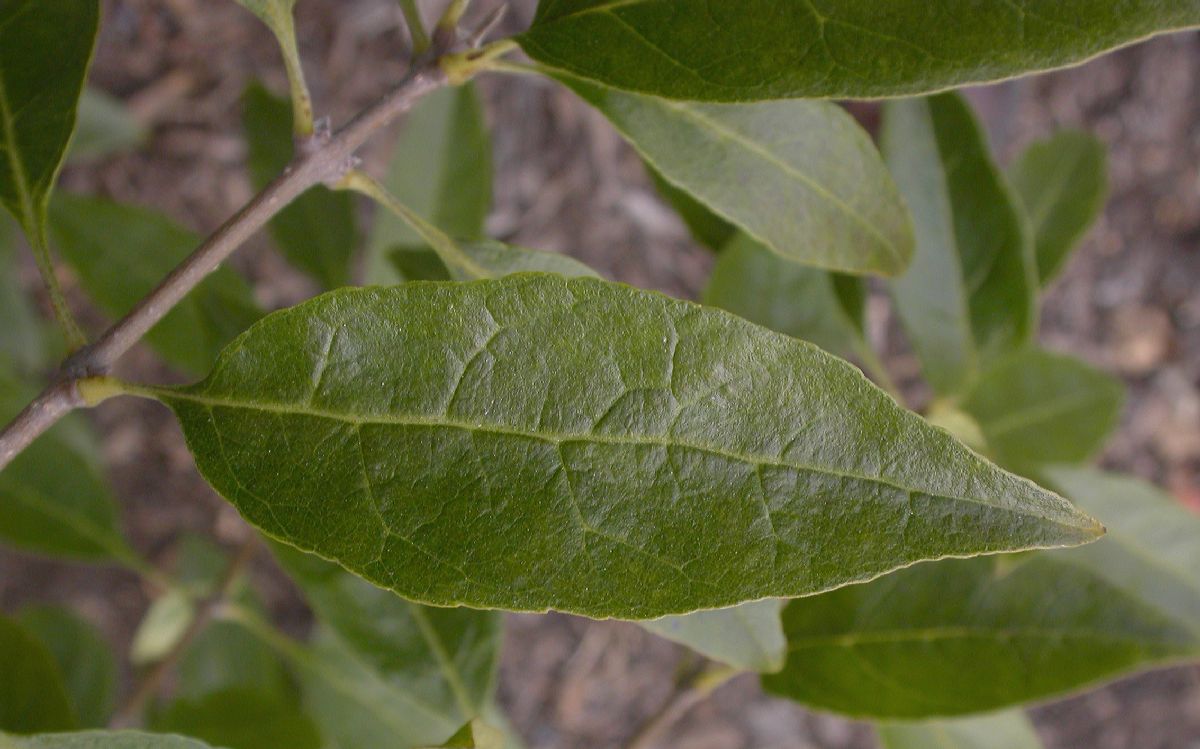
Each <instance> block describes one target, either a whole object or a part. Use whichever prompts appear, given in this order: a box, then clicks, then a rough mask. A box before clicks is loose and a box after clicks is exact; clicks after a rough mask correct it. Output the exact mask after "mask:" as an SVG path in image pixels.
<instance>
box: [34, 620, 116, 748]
mask: <svg viewBox="0 0 1200 749" xmlns="http://www.w3.org/2000/svg"><path fill="white" fill-rule="evenodd" d="M18 619H19V621H20V622H21V624H22V625H23V626H24V627H25V628H26V629H27V630H28V631H29V632H31V633H33V634H34V635H35V636H37V638H38V639H39V640H41V641H42V643H43V644H44V645H45V646H46V647H47V648H48V649H49V651H50V654H51V655H52V656H54V660H55V662H56V663H57V664H58V669H59V672H60V673H61V674H62V676H63V680H64V686H65V687H66V691H67V695H68V697H69V698H70V701H71V705H72V708H73V712H74V714H75V715H76V716H77V717H78V718H79V726H80V727H81V728H99V727H101V726H103V725H105V724H106V723H107V722H108V718H109V715H110V713H111V712H112V709H113V704H114V700H115V699H116V694H117V663H116V659H115V658H114V657H113V653H112V647H111V646H110V645H109V644H108V642H107V641H106V640H105V639H104V637H103V636H102V635H101V634H100V632H99V631H97V630H96V628H95V627H94V626H92V625H91V624H90V623H88V622H87V621H86V620H84V619H82V618H80V617H79V616H78V615H76V614H74V613H73V612H71V611H69V610H68V609H64V608H58V607H53V606H37V607H32V608H27V609H24V610H22V611H21V613H20V615H19V617H18Z"/></svg>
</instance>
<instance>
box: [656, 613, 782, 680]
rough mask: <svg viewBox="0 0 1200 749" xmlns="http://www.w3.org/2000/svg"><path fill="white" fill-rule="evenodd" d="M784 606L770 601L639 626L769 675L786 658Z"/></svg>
mask: <svg viewBox="0 0 1200 749" xmlns="http://www.w3.org/2000/svg"><path fill="white" fill-rule="evenodd" d="M783 603H784V602H783V601H780V600H779V599H776V598H768V599H767V600H765V601H751V602H750V603H743V604H742V605H740V606H734V607H732V608H728V609H714V610H712V611H697V612H695V613H693V614H685V615H683V616H667V617H663V618H662V619H653V620H651V621H646V622H639V624H641V625H642V626H643V627H645V628H646V629H648V630H650V631H651V632H653V633H654V634H656V635H660V636H662V637H665V638H667V639H668V640H674V641H675V642H678V643H680V644H682V645H687V646H688V647H689V648H691V649H692V650H695V651H696V652H697V653H700V654H701V655H704V656H707V657H708V658H712V659H713V660H715V661H720V662H722V663H727V664H729V665H730V666H733V667H735V668H740V669H744V670H746V671H760V672H763V673H767V672H771V671H778V670H779V669H781V668H783V662H784V658H785V657H786V650H787V641H786V640H785V638H784V636H783V623H782V622H781V621H780V618H779V612H780V611H782V610H783Z"/></svg>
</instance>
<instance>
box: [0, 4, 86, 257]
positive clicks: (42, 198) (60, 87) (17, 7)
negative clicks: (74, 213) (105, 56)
mask: <svg viewBox="0 0 1200 749" xmlns="http://www.w3.org/2000/svg"><path fill="white" fill-rule="evenodd" d="M99 15H100V3H99V2H98V0H5V2H4V3H3V4H2V5H0V201H2V202H3V203H4V205H5V206H7V207H8V209H9V210H10V211H12V213H13V215H14V216H16V217H17V220H18V221H20V222H21V226H22V227H23V228H24V229H25V233H26V234H27V235H29V236H30V238H31V241H32V242H33V243H34V244H40V240H41V237H43V236H44V235H45V224H46V202H47V201H48V200H49V197H50V190H51V189H52V188H53V187H54V181H55V179H56V178H57V177H58V170H59V168H60V167H61V166H62V162H63V156H64V155H65V154H66V150H67V144H68V143H69V142H70V140H71V133H72V131H73V130H74V129H75V110H76V107H77V106H78V104H79V96H80V93H81V92H82V91H83V83H84V79H85V78H86V77H87V69H88V63H89V62H90V61H91V58H92V47H93V46H94V44H95V41H96V29H97V26H98V24H99Z"/></svg>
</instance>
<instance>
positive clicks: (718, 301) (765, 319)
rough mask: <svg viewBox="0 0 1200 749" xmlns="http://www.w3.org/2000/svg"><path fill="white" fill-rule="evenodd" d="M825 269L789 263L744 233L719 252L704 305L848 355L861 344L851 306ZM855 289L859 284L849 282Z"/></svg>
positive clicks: (706, 290)
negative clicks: (855, 285) (849, 306)
mask: <svg viewBox="0 0 1200 749" xmlns="http://www.w3.org/2000/svg"><path fill="white" fill-rule="evenodd" d="M836 278H837V276H835V275H834V274H831V273H829V272H828V271H823V270H819V269H817V268H809V267H806V266H803V265H799V264H797V263H790V262H788V261H787V260H784V259H783V258H781V257H780V256H778V255H776V254H775V253H773V252H770V251H769V250H767V249H766V248H765V247H763V246H762V245H761V244H759V243H758V242H756V241H755V240H754V239H752V238H750V237H749V236H747V235H745V234H739V235H738V236H737V237H735V238H734V240H733V241H732V242H730V243H729V245H728V246H727V247H726V248H725V249H724V250H722V252H721V255H720V257H718V258H717V264H716V266H715V267H714V268H713V273H712V278H711V279H709V282H708V288H707V289H705V291H704V302H705V304H711V305H713V306H715V307H720V308H721V309H725V310H729V311H730V312H732V313H734V314H735V315H739V316H740V317H744V318H746V319H747V320H749V321H750V322H753V323H758V324H759V325H762V326H764V327H767V328H770V329H771V330H776V331H779V332H780V333H786V334H787V335H790V336H795V337H796V338H802V339H804V340H806V341H809V342H810V343H814V344H816V345H818V346H820V347H821V348H823V349H825V350H826V351H828V352H829V353H831V354H834V355H837V356H842V357H849V356H851V355H852V354H854V353H856V352H859V351H861V350H862V348H863V347H864V346H865V341H863V333H862V328H861V327H860V326H859V324H858V322H857V321H856V320H855V319H854V318H852V317H851V314H850V312H849V310H848V305H849V304H852V303H853V302H851V301H850V300H848V299H846V300H845V301H846V304H843V300H844V298H843V297H842V296H841V295H839V293H838V286H837V284H836V281H835V279H836ZM854 282H855V283H857V284H859V285H861V281H860V280H858V279H854ZM860 314H861V313H860Z"/></svg>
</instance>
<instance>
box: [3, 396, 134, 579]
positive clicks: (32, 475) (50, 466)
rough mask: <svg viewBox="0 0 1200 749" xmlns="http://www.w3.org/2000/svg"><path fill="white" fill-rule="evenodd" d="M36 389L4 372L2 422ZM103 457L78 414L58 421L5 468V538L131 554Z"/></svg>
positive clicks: (60, 552)
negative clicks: (102, 465) (103, 469)
mask: <svg viewBox="0 0 1200 749" xmlns="http://www.w3.org/2000/svg"><path fill="white" fill-rule="evenodd" d="M33 395H34V391H33V390H32V389H30V388H28V387H25V386H23V385H21V384H18V383H16V382H14V381H12V380H7V379H6V378H4V377H3V376H0V421H3V422H4V423H8V421H9V420H11V419H12V418H13V417H14V416H16V414H17V412H18V411H20V409H21V408H22V407H23V406H24V405H25V404H26V403H28V402H29V401H30V399H31V398H32V397H33ZM98 456H99V450H98V448H97V446H96V445H95V444H94V443H93V442H92V440H91V439H90V436H89V434H88V432H87V430H86V428H85V425H83V424H82V423H81V422H80V421H79V419H78V418H72V419H67V420H64V421H63V422H61V423H59V424H57V425H56V426H54V427H53V428H51V429H50V431H48V432H47V433H46V434H44V435H42V436H41V437H40V438H39V439H38V440H37V441H36V442H34V443H33V444H32V445H31V446H29V447H28V448H27V449H26V450H25V451H24V452H22V453H21V454H20V455H18V456H17V457H16V458H15V459H14V460H13V462H12V463H11V464H10V465H9V466H8V467H7V468H5V469H4V471H3V472H2V473H0V540H3V541H4V542H6V543H10V544H12V545H14V546H16V547H18V548H21V549H25V550H27V551H33V552H37V553H40V554H49V555H52V556H64V557H72V558H76V559H84V560H91V561H105V560H118V561H129V560H131V559H132V558H133V557H134V554H133V552H132V551H130V549H129V547H128V545H127V544H126V543H125V541H124V539H123V537H122V535H121V531H120V530H119V528H118V527H117V508H116V503H115V501H114V500H113V497H112V494H111V493H110V491H109V489H108V486H107V484H106V482H105V481H104V479H103V478H102V473H101V469H100V461H99V458H98Z"/></svg>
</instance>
